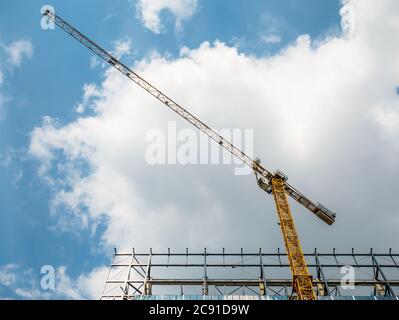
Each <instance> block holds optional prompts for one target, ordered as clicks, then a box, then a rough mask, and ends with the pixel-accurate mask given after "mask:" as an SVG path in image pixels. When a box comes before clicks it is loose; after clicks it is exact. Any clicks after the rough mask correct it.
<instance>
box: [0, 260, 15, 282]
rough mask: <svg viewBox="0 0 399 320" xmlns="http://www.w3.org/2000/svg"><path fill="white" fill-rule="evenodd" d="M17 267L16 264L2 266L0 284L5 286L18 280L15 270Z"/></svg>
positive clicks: (0, 268) (0, 267)
mask: <svg viewBox="0 0 399 320" xmlns="http://www.w3.org/2000/svg"><path fill="white" fill-rule="evenodd" d="M16 268H17V266H16V265H15V264H7V265H4V266H0V284H2V285H3V286H11V285H13V284H14V283H15V282H16V276H15V274H14V270H15V269H16Z"/></svg>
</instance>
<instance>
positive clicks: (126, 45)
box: [114, 39, 132, 59]
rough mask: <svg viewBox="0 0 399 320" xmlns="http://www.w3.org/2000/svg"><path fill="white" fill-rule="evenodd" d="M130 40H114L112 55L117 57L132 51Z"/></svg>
mask: <svg viewBox="0 0 399 320" xmlns="http://www.w3.org/2000/svg"><path fill="white" fill-rule="evenodd" d="M131 50H132V41H131V40H130V39H127V40H117V41H115V49H114V55H115V57H116V58H117V59H120V58H122V57H123V56H124V55H127V54H130V53H131V52H132V51H131Z"/></svg>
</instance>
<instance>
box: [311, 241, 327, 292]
mask: <svg viewBox="0 0 399 320" xmlns="http://www.w3.org/2000/svg"><path fill="white" fill-rule="evenodd" d="M314 258H315V262H316V266H317V267H316V269H317V278H318V280H319V281H321V282H322V283H320V282H319V283H317V291H318V294H319V296H328V294H329V292H330V290H329V288H328V283H327V279H326V277H325V275H324V271H323V265H322V264H321V263H320V260H319V255H318V254H317V249H316V248H315V249H314Z"/></svg>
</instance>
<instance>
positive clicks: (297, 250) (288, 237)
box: [43, 10, 335, 300]
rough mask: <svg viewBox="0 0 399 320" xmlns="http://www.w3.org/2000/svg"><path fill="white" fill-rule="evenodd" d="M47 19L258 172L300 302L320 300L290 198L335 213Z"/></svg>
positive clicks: (328, 218)
mask: <svg viewBox="0 0 399 320" xmlns="http://www.w3.org/2000/svg"><path fill="white" fill-rule="evenodd" d="M43 15H44V16H47V17H48V18H49V19H51V20H52V21H53V22H54V23H55V24H56V25H57V26H58V27H60V28H61V29H63V30H64V31H65V32H66V33H68V34H69V35H71V36H72V37H73V38H75V39H76V40H78V41H79V42H80V43H82V44H83V45H84V46H86V47H87V48H88V49H90V50H91V51H92V52H93V53H94V54H96V55H97V56H98V57H100V58H101V59H103V60H104V61H105V62H107V63H108V64H110V65H111V66H112V67H114V68H115V69H117V70H118V71H120V72H121V73H122V74H124V75H125V76H126V77H128V78H129V79H130V80H132V81H133V82H135V83H136V84H137V85H139V86H140V87H141V88H143V89H144V90H146V91H147V92H148V93H149V94H151V95H152V96H154V97H155V98H157V99H158V100H159V101H161V102H162V103H163V104H164V105H166V106H167V107H168V108H170V109H172V110H173V111H174V112H176V113H177V114H178V115H179V116H181V117H182V118H184V119H185V120H186V121H188V122H190V123H191V124H192V125H194V126H195V127H196V128H198V129H199V130H200V131H202V132H203V133H205V134H206V135H207V136H208V137H209V138H210V139H212V140H214V141H215V142H216V143H218V144H219V145H220V146H221V147H223V148H224V149H226V150H227V151H229V152H230V153H231V154H232V155H233V156H235V157H237V158H238V159H240V160H241V161H242V162H244V163H245V164H247V165H248V166H249V167H251V168H252V169H253V171H254V173H255V176H256V179H257V183H258V185H259V187H260V188H261V189H262V190H264V191H266V192H267V193H268V194H273V197H274V201H275V204H276V209H277V214H278V218H279V224H280V227H281V231H282V233H283V238H284V244H285V248H286V251H287V256H288V260H289V264H290V269H291V273H292V276H293V290H294V292H295V293H296V295H297V298H298V299H300V300H316V294H315V292H314V289H313V284H312V276H311V274H310V272H309V270H308V267H307V265H306V260H305V256H304V254H303V252H302V248H301V245H300V242H299V237H298V234H297V232H296V229H295V225H294V220H293V217H292V214H291V210H290V206H289V203H288V199H287V195H289V196H290V197H291V198H293V199H294V200H296V201H297V202H298V203H300V204H301V205H302V206H304V207H305V208H306V209H308V210H309V211H310V212H312V213H314V214H315V215H316V216H317V217H319V218H320V219H321V220H323V221H324V222H325V223H327V224H329V225H331V224H333V223H334V221H335V213H333V212H331V211H330V210H328V209H327V208H326V207H324V206H323V205H321V204H319V203H315V202H312V201H311V200H310V199H308V198H307V197H305V196H304V195H303V194H302V193H300V192H299V191H298V190H297V189H295V188H294V187H292V186H291V185H290V184H288V183H287V177H286V176H285V175H284V174H282V173H281V172H280V171H276V172H271V171H269V170H267V169H265V168H264V167H263V166H262V165H261V164H260V160H259V159H256V160H253V159H252V158H251V157H249V156H248V155H246V154H245V153H244V152H242V151H241V150H240V149H238V148H237V147H235V146H234V145H233V144H232V143H230V142H229V141H228V140H226V139H224V138H223V137H222V136H221V135H219V134H218V133H217V132H216V131H215V130H213V129H211V128H210V127H209V126H207V125H206V124H205V123H203V122H202V121H201V120H200V119H198V118H197V117H196V116H194V115H193V114H192V113H190V112H189V111H187V110H186V109H185V108H183V107H182V106H180V105H179V104H178V103H176V102H175V101H174V100H172V99H171V98H169V97H168V96H167V95H166V94H164V93H163V92H161V91H160V90H158V89H157V88H156V87H154V86H153V85H152V84H150V83H149V82H147V81H146V80H145V79H143V78H142V77H141V76H139V75H138V74H137V73H135V72H134V71H133V70H131V69H129V68H128V67H127V66H125V65H124V64H123V63H121V62H120V61H119V60H118V59H116V58H115V57H114V56H113V55H112V54H110V53H109V52H107V51H105V50H104V49H103V48H101V47H100V46H99V45H97V44H96V43H94V42H93V41H92V40H90V39H89V38H87V37H86V36H85V35H83V34H82V33H80V32H79V31H78V30H77V29H76V28H74V27H73V26H72V25H70V24H69V23H68V22H66V21H65V20H63V19H62V18H61V17H60V16H59V15H56V14H55V13H53V12H51V11H50V10H46V11H44V12H43Z"/></svg>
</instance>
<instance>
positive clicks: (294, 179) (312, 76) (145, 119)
mask: <svg viewBox="0 0 399 320" xmlns="http://www.w3.org/2000/svg"><path fill="white" fill-rule="evenodd" d="M349 4H350V5H352V6H353V8H354V14H355V17H356V27H355V28H354V29H350V30H348V29H347V30H345V35H342V36H341V37H329V38H327V39H325V40H324V41H321V42H320V41H318V42H317V44H315V43H312V40H311V39H310V37H309V36H306V35H304V36H301V37H299V38H298V40H297V41H296V42H295V43H293V44H292V45H291V46H289V47H287V48H286V49H285V50H284V51H282V52H280V53H279V54H277V55H275V56H273V57H261V58H255V57H252V56H247V55H245V54H240V53H238V52H237V50H236V49H235V48H231V47H228V46H227V45H225V44H223V43H220V42H217V43H215V44H214V45H210V44H209V43H203V44H202V45H201V46H200V47H199V48H197V49H192V50H190V49H187V48H185V49H184V50H182V54H181V56H180V57H179V58H177V59H166V58H163V57H160V56H152V57H150V58H148V59H145V60H143V61H141V62H139V63H137V65H136V66H135V69H136V70H137V71H138V72H139V73H140V74H142V75H143V76H144V77H145V78H146V79H148V80H149V81H151V82H153V83H154V84H156V85H157V86H159V88H161V89H162V90H163V91H165V92H167V93H168V94H169V95H170V96H172V97H176V99H177V100H178V101H179V102H180V103H181V104H182V105H184V106H188V108H189V109H190V110H191V111H192V112H193V113H194V114H197V115H199V116H200V117H201V118H202V119H203V120H204V121H205V122H206V123H208V124H210V125H212V126H214V127H216V128H224V127H227V128H254V133H255V153H256V154H257V155H259V156H261V157H262V158H263V162H264V164H265V166H266V167H269V168H270V169H273V168H277V167H279V168H280V169H282V170H283V171H286V172H287V173H288V175H289V176H290V181H291V183H292V184H293V185H295V186H297V187H298V188H299V189H300V190H302V191H303V192H304V193H305V194H307V195H309V196H310V197H311V198H313V199H314V200H315V201H316V200H320V201H321V202H324V203H325V204H326V205H327V206H328V207H331V208H332V209H333V210H335V211H336V212H337V214H338V217H337V223H336V225H334V226H333V227H328V226H324V225H323V224H322V223H321V222H319V221H318V220H317V219H316V218H313V217H311V216H309V214H308V213H306V211H305V210H304V209H302V208H301V207H299V206H298V205H296V204H295V203H293V204H292V206H293V209H294V212H295V218H296V221H297V225H298V230H299V233H300V234H301V240H302V244H303V246H304V248H305V249H307V250H310V249H313V248H314V247H316V246H317V247H320V248H328V249H331V248H332V247H336V248H338V249H339V248H342V249H343V250H348V249H349V248H348V246H353V247H358V248H362V249H366V248H367V247H371V246H374V247H375V248H376V249H377V248H384V249H386V247H389V246H394V245H395V244H396V243H397V237H396V230H397V228H398V225H397V218H396V215H397V213H396V212H397V203H396V200H395V197H394V195H393V194H392V192H393V191H392V190H396V189H395V186H396V185H395V181H396V180H397V179H398V178H399V169H398V168H397V165H396V166H394V165H390V163H395V162H396V161H397V160H396V159H397V157H398V156H399V154H398V150H397V149H396V148H393V146H395V145H396V144H397V141H398V137H397V135H396V133H395V132H397V131H395V130H396V129H397V126H398V124H397V120H396V119H397V117H398V113H399V110H398V107H397V103H398V102H397V99H398V96H397V95H396V94H395V89H394V88H395V87H397V86H398V84H399V71H398V70H399V61H398V60H397V56H398V53H399V43H398V42H397V41H392V39H391V38H390V36H391V35H392V34H397V33H398V32H399V21H398V19H397V18H396V17H397V14H398V12H399V3H398V2H397V1H395V0H391V1H381V2H378V3H376V2H375V1H373V0H368V1H366V0H352V1H349V2H348V5H349ZM96 90H98V92H99V95H98V96H99V97H100V98H98V99H96V101H95V102H94V110H95V111H96V114H95V115H93V116H86V117H80V118H78V119H76V120H75V121H72V122H70V123H68V124H67V125H64V126H60V125H57V124H56V123H55V122H54V121H53V120H51V118H48V117H47V118H46V120H45V121H44V123H43V125H42V126H41V127H37V128H35V129H34V131H33V132H32V136H31V144H30V153H31V154H32V155H33V156H35V157H36V158H37V159H38V160H39V161H40V164H41V167H40V168H41V169H40V170H41V171H40V174H41V175H42V177H44V178H46V179H47V180H48V181H51V182H52V183H53V187H54V190H55V195H54V198H53V200H52V206H53V208H54V210H55V212H58V211H57V208H59V207H63V208H65V207H66V208H67V209H69V213H68V214H67V215H66V216H65V215H62V214H61V210H60V212H59V215H60V219H61V221H63V224H64V225H65V224H68V223H69V224H72V225H73V227H74V229H75V230H76V228H86V229H89V228H92V227H93V226H95V225H96V224H98V223H100V222H102V223H105V232H104V233H103V235H102V241H103V244H104V245H105V246H115V247H118V248H120V249H122V248H127V247H132V246H135V247H139V248H140V247H141V248H147V247H150V246H152V247H154V248H159V249H162V248H165V247H172V248H182V247H186V246H187V247H195V248H198V247H204V246H207V247H210V248H215V249H220V248H221V247H223V246H226V245H227V244H228V246H230V247H231V248H238V247H240V246H244V247H251V248H254V247H261V246H262V247H264V248H265V249H266V250H275V248H276V247H278V246H280V247H282V241H281V235H280V231H279V229H278V226H277V224H276V217H275V213H274V211H275V210H274V205H273V201H272V199H270V198H268V197H267V196H266V197H265V194H264V193H262V192H261V191H259V190H258V189H257V186H256V184H255V181H254V179H253V178H252V177H235V176H233V175H232V173H233V170H232V168H230V167H223V166H185V167H183V166H173V165H169V166H149V165H147V164H146V162H145V160H144V154H145V149H146V147H147V143H146V142H145V134H146V132H148V130H150V129H153V128H160V129H165V128H166V126H167V121H168V120H174V119H176V118H177V116H176V115H175V114H174V113H172V112H171V111H169V110H167V109H166V108H165V107H163V106H162V105H160V103H158V102H157V101H156V100H154V99H153V98H152V97H151V96H149V95H148V94H147V93H146V92H144V91H143V90H141V89H139V88H136V87H135V85H134V84H132V83H131V82H129V81H127V80H126V79H125V78H124V77H123V76H122V75H120V74H119V73H118V72H116V71H114V70H107V71H106V73H105V79H104V81H103V82H102V83H101V85H98V86H97V89H96ZM381 112H383V113H382V114H383V116H381V115H378V114H380V113H381ZM386 112H388V113H386ZM376 114H377V116H376ZM384 114H385V115H384ZM184 126H185V123H184V122H182V121H179V122H178V127H179V128H182V127H184ZM387 129H389V130H388V131H389V135H388V134H387ZM392 132H394V134H392ZM82 162H83V163H85V164H86V165H87V167H88V168H89V174H87V167H85V168H84V169H82V167H81V166H82ZM51 169H55V170H56V173H57V174H51V172H54V171H53V170H51ZM376 172H377V173H376ZM354 225H356V226H360V227H359V228H358V229H357V230H356V231H354V228H353V226H354ZM65 229H68V228H65ZM375 234H384V237H374V236H372V235H375ZM248 235H251V236H248Z"/></svg>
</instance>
